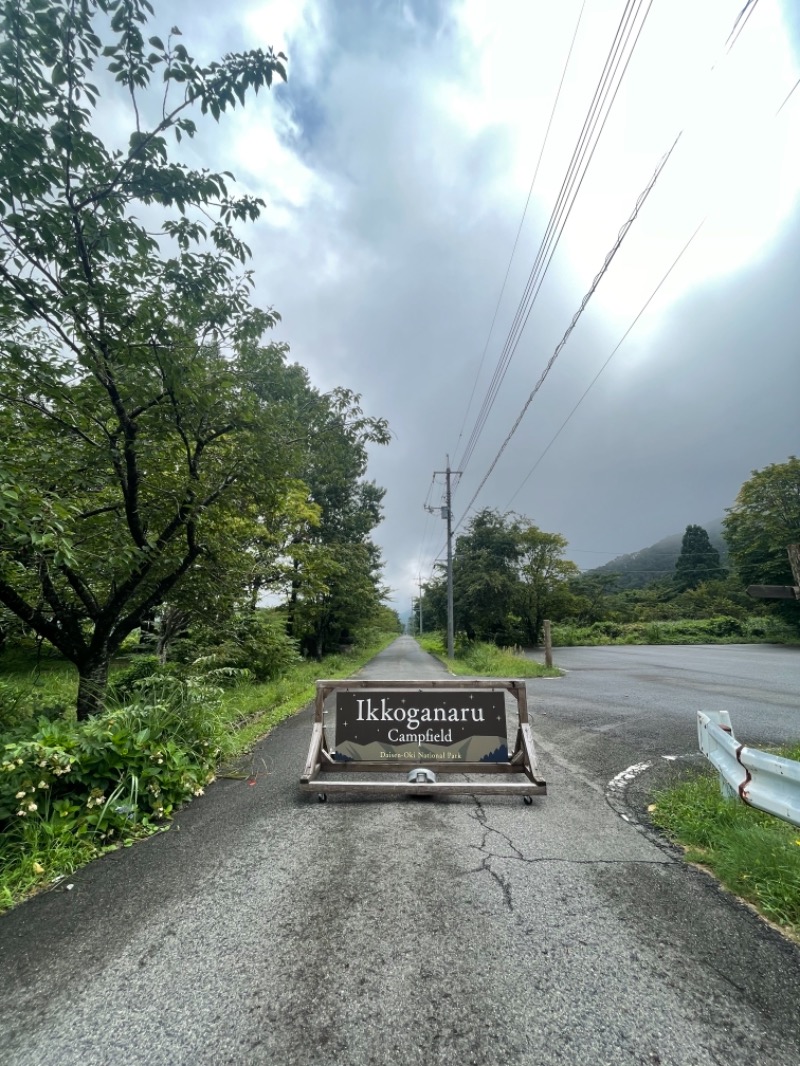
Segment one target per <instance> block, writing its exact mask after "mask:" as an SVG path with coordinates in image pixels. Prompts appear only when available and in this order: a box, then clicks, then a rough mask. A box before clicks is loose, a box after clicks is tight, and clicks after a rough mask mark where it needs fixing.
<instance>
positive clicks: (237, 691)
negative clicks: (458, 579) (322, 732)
mask: <svg viewBox="0 0 800 1066" xmlns="http://www.w3.org/2000/svg"><path fill="white" fill-rule="evenodd" d="M396 636H397V634H396V633H382V634H374V635H373V636H372V638H371V641H370V643H368V644H362V645H359V646H358V647H356V648H354V649H353V650H352V651H350V652H348V653H346V654H339V655H331V656H327V657H326V658H324V659H323V660H322V661H321V662H316V661H314V662H303V663H301V664H299V665H298V666H295V667H293V668H292V669H291V670H290V671H289V672H288V673H287V675H286V676H284V677H282V678H279V679H277V680H275V681H272V682H268V683H265V684H252V683H240V684H239V685H237V686H236V687H234V688H230V689H227V690H225V692H224V694H223V696H222V701H221V705H220V706H218V707H215V708H214V710H213V712H212V711H211V710H210V709H209V711H208V712H205V711H204V710H203V709H202V708H200V709H199V710H197V709H196V710H195V712H194V713H199V714H201V715H202V714H204V713H209V714H213V716H214V719H215V721H214V723H213V727H212V726H211V724H210V723H209V728H213V731H214V733H215V734H216V736H217V737H218V738H219V743H220V744H221V752H220V759H221V760H222V761H223V763H225V762H228V761H230V760H231V759H233V758H235V757H236V756H238V755H241V754H242V753H243V752H246V751H249V750H250V749H251V748H252V747H253V745H254V744H255V743H256V741H258V740H259V739H260V738H262V737H263V736H265V735H266V734H267V733H269V731H270V730H271V729H272V728H273V727H274V726H275V725H277V724H278V722H280V721H282V720H283V719H284V718H287V717H289V716H290V715H292V714H294V713H296V712H297V711H298V710H300V709H301V708H302V707H304V706H305V705H306V704H307V703H308V702H309V700H311V699H313V697H314V692H315V686H314V682H315V681H316V680H317V679H318V678H321V677H325V678H337V677H348V676H350V675H351V674H352V673H354V672H355V671H356V670H358V669H359V668H360V667H361V666H363V665H364V663H365V662H367V661H368V660H369V659H371V658H372V657H373V656H374V655H376V654H377V653H378V652H379V651H381V650H382V649H383V648H385V647H386V646H387V645H388V644H389V643H390V642H391V641H392V640H394V639H395V637H396ZM1 663H2V669H3V676H2V680H3V683H4V684H5V686H6V687H5V693H0V696H3V695H6V696H7V694H8V692H9V691H11V690H12V686H13V689H14V692H15V693H16V695H15V701H16V702H15V703H14V705H13V707H12V708H11V714H10V716H9V717H11V718H12V719H13V722H8V721H7V722H6V726H7V728H17V727H19V726H24V725H25V724H26V721H27V720H31V724H32V726H35V723H36V719H37V717H38V714H37V707H38V708H39V713H41V708H43V707H50V708H52V714H51V715H49V716H48V717H52V718H55V717H56V712H57V709H58V707H59V706H60V707H61V712H62V713H61V714H60V715H59V719H60V720H61V721H62V723H63V721H64V720H65V719H70V718H71V719H72V720H74V710H72V712H71V713H69V712H68V713H67V714H66V715H65V714H63V709H64V706H67V707H70V708H74V702H75V696H76V694H77V685H76V684H75V678H74V670H73V668H72V667H71V666H70V664H69V663H65V662H63V660H57V659H55V658H51V659H43V660H41V662H40V663H38V664H37V663H36V662H35V660H33V665H34V666H35V667H36V668H35V669H33V670H32V659H31V651H30V649H22V650H20V651H16V650H14V651H12V650H9V651H8V652H7V653H6V654H5V655H4V656H3V658H2V660H1ZM32 694H33V695H34V696H35V697H36V698H35V699H32V698H31V695H32ZM61 701H66V703H65V704H64V703H62V702H61ZM6 706H7V707H8V704H6ZM160 706H161V705H159V707H160ZM163 713H164V710H163V707H161V714H162V716H163ZM187 713H189V712H188V711H187ZM123 715H124V712H119V717H120V718H122V717H123ZM157 717H158V715H157V714H156V715H155V717H154V716H153V714H151V715H150V718H149V719H148V721H147V722H143V723H142V725H143V726H146V727H148V728H147V729H146V730H145V732H150V733H155V731H156V728H157V726H158V723H157V721H156V719H157ZM144 736H145V734H144V732H143V733H142V734H140V739H141V740H142V744H143V745H144V746H145V747H146V744H147V741H146V740H145V739H144ZM10 738H11V734H9V733H7V734H6V737H5V738H3V737H2V736H0V762H2V761H3V759H8V758H9V757H10V755H9V751H10V749H9V748H8V747H5V748H4V747H3V740H4V739H5V740H9V739H10ZM176 741H177V743H178V744H179V745H180V744H181V743H182V742H181V741H179V740H178V734H176ZM139 747H140V746H139V745H138V743H137V750H136V754H137V756H140V755H141V751H140V750H139ZM304 754H305V753H304V752H300V753H298V760H299V761H298V767H297V774H298V779H299V775H300V771H301V769H302V760H303V756H304ZM181 759H182V755H181V753H180V752H178V754H177V755H176V760H178V761H180V760H181ZM190 760H191V756H190ZM12 769H13V767H12ZM206 769H208V765H207V764H206ZM115 772H116V773H119V771H118V770H117V771H115ZM37 773H39V771H38V770H37ZM42 773H44V771H42ZM212 774H213V771H212ZM209 776H212V775H209ZM35 780H36V779H35V778H34V783H35ZM202 780H203V781H204V780H205V778H203V779H202ZM113 785H114V781H105V782H103V783H100V787H99V789H98V791H101V790H102V791H103V792H106V791H108V788H110V787H113ZM12 794H13V793H12ZM48 796H49V792H48V791H46V790H42V791H37V792H36V794H35V795H31V796H28V797H27V799H29V800H30V799H35V800H36V801H37V802H38V810H37V811H36V812H35V813H34V814H32V815H30V816H29V817H27V818H26V819H25V820H24V821H23V820H22V819H17V820H14V821H10V822H7V823H6V831H5V832H3V833H2V835H0V913H2V912H3V911H4V910H7V909H8V908H9V907H12V906H14V905H15V904H16V903H19V902H20V901H21V900H23V899H25V898H27V897H28V896H30V895H32V894H34V893H35V892H38V891H42V890H43V889H46V888H48V887H50V886H51V885H54V884H56V883H60V882H61V881H63V880H64V878H66V877H69V876H70V875H71V874H73V873H74V872H75V870H77V869H79V868H80V867H81V866H85V865H86V863H88V862H90V861H91V860H92V859H94V858H97V857H98V856H99V855H102V854H104V853H105V852H107V851H110V850H113V849H114V848H116V847H127V846H130V845H131V844H132V843H133V842H134V841H135V840H137V839H140V838H142V837H145V836H149V835H151V834H152V833H154V832H159V831H161V830H163V829H166V828H168V825H166V824H164V823H163V822H159V821H158V820H148V819H147V818H144V819H142V822H140V823H139V824H133V823H132V824H130V825H127V824H123V828H122V829H121V830H120V829H118V832H120V833H121V838H120V839H117V840H116V841H115V842H114V843H109V839H108V837H107V836H106V834H105V833H103V832H101V831H100V830H101V829H102V828H104V826H101V825H99V824H98V825H94V826H93V825H91V824H89V822H88V818H87V815H86V811H84V813H83V815H80V814H79V813H76V814H75V819H77V820H76V821H75V822H74V823H73V824H72V826H71V828H70V830H69V831H66V832H65V831H64V826H62V825H61V824H60V820H59V816H58V814H57V812H56V811H55V810H48V807H49V806H50V804H49V801H48V799H47V797H48ZM112 798H113V794H112ZM124 798H125V797H123V799H124ZM85 800H86V796H84V797H83V801H85ZM83 801H81V802H80V803H79V805H78V806H79V807H82V806H84V803H83ZM109 802H111V800H109ZM77 809H78V808H75V810H76V811H77ZM119 820H120V819H119V817H118V819H117V821H118V822H119ZM122 821H123V823H125V817H124V815H123V816H122Z"/></svg>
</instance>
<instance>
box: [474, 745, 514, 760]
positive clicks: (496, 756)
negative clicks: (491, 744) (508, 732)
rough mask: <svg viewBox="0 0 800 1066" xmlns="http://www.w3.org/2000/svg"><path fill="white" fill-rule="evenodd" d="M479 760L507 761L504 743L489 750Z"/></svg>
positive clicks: (506, 750) (506, 749)
mask: <svg viewBox="0 0 800 1066" xmlns="http://www.w3.org/2000/svg"><path fill="white" fill-rule="evenodd" d="M478 761H479V762H508V748H507V747H506V745H505V744H501V745H500V747H499V748H495V749H494V751H490V752H489V754H488V755H483V756H482V757H481V758H480V759H479V760H478Z"/></svg>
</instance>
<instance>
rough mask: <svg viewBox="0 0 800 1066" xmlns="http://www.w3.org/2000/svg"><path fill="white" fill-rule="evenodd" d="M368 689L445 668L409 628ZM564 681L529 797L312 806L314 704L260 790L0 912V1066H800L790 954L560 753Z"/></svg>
mask: <svg viewBox="0 0 800 1066" xmlns="http://www.w3.org/2000/svg"><path fill="white" fill-rule="evenodd" d="M368 674H369V676H372V677H381V676H382V677H387V678H390V677H401V678H402V677H441V676H445V675H444V670H443V668H442V667H441V666H440V665H439V664H437V663H435V662H434V661H433V660H432V659H430V658H429V657H427V656H425V655H424V654H423V653H422V652H420V651H419V650H418V649H417V647H416V645H415V644H414V642H413V641H411V640H410V639H409V638H400V639H399V640H398V641H397V642H395V644H393V645H392V647H391V648H390V649H388V650H387V651H386V652H384V653H383V654H382V655H381V656H379V657H378V658H377V659H376V660H374V661H373V663H372V664H370V667H369V669H368ZM581 683H582V682H581V680H580V675H579V671H578V670H577V669H576V670H575V671H574V672H573V673H570V674H569V675H567V677H566V678H564V679H561V680H558V681H552V682H549V681H542V682H532V683H531V685H530V696H531V704H532V709H533V710H534V712H535V711H536V709H537V706H538V707H544V706H545V705H546V704H548V703H549V706H550V712H549V714H546V715H544V716H542V717H541V718H539V719H536V718H535V719H534V734H535V735H536V736H540V737H542V734H541V732H540V731H539V727H540V726H545V728H546V729H551V730H552V735H549V736H548V737H546V738H545V737H542V740H543V742H544V743H543V747H545V746H546V747H547V748H550V749H551V750H552V755H548V754H547V753H546V752H544V751H543V750H542V751H541V752H540V754H541V755H542V758H541V768H542V769H543V771H544V772H545V776H546V777H547V780H548V787H549V792H550V794H549V795H548V796H546V797H537V798H535V799H534V803H533V806H532V807H525V806H523V804H522V803H521V802H520V801H519V800H512V799H506V798H495V797H487V798H486V799H485V800H484V801H483V802H481V803H477V802H475V800H474V799H473V798H471V797H458V798H452V799H450V800H445V799H443V798H437V799H436V800H433V801H424V800H412V799H407V800H401V801H396V800H395V801H392V800H386V799H383V798H375V799H371V800H365V799H357V798H352V797H351V798H347V797H342V796H337V797H332V798H331V800H330V801H329V802H328V803H327V804H325V805H321V804H317V803H316V802H314V801H313V799H311V798H309V797H308V796H305V795H303V794H302V793H300V791H299V789H298V787H297V781H298V777H299V773H300V770H301V768H302V765H303V762H304V759H305V754H306V750H307V747H308V741H309V737H310V714H309V713H308V712H304V713H303V714H301V715H299V716H297V717H296V718H294V719H292V720H290V721H287V722H284V723H283V724H282V725H281V726H280V727H279V728H278V729H276V730H275V732H274V733H273V734H272V735H271V736H270V737H269V738H267V740H266V741H265V742H264V743H263V744H262V745H260V747H259V749H258V751H257V756H256V767H257V769H258V770H259V771H260V772H259V776H258V781H257V784H256V785H255V787H248V786H247V785H246V784H245V783H243V782H241V781H220V782H218V783H217V784H216V785H215V786H214V787H213V788H211V789H209V790H208V792H207V794H206V795H205V796H204V797H202V798H201V799H200V800H198V801H197V802H195V803H193V804H192V805H191V807H189V808H188V809H187V810H186V811H185V812H184V813H183V814H182V815H181V816H180V817H179V818H178V819H177V820H176V824H175V826H174V828H173V829H171V830H170V832H168V833H165V834H162V835H160V836H158V837H156V838H154V839H152V840H150V841H148V842H146V843H144V844H142V845H139V846H137V847H135V848H131V849H127V850H124V851H121V852H117V853H115V854H113V855H109V856H107V857H105V858H104V859H103V860H101V861H99V862H97V863H95V864H93V865H92V866H91V867H89V868H87V869H86V870H84V871H82V872H81V873H80V874H78V875H76V876H75V877H74V878H73V883H74V889H73V890H72V891H71V892H66V891H61V892H53V893H50V894H47V895H44V896H41V897H38V898H36V899H34V900H32V901H30V902H29V903H27V904H25V905H23V906H21V907H19V908H18V909H17V910H16V911H13V912H12V913H11V914H9V915H7V916H6V917H5V918H4V919H0V957H2V971H1V972H2V975H3V976H2V981H3V993H4V994H3V996H2V997H1V998H0V1062H2V1063H3V1064H6V1063H9V1064H13V1066H18V1064H19V1066H28V1064H31V1066H33V1064H40V1063H43V1064H59V1066H69V1064H73V1063H74V1064H78V1063H81V1064H87V1066H88V1064H93V1063H98V1064H99V1063H103V1064H105V1063H108V1064H116V1063H125V1064H131V1066H133V1064H162V1063H163V1064H170V1066H172V1064H179V1063H187V1064H188V1063H193V1064H205V1063H208V1064H211V1063H215V1064H218V1063H256V1064H260V1063H270V1064H281V1066H349V1064H359V1066H361V1064H364V1066H368V1064H369V1066H384V1064H386V1066H388V1064H390V1063H391V1064H396V1063H403V1064H405V1063H409V1064H414V1063H419V1064H423V1063H424V1064H426V1066H430V1064H437V1063H438V1064H448V1066H449V1064H452V1066H465V1064H470V1063H474V1064H481V1066H483V1064H489V1063H491V1064H496V1063H503V1064H526V1066H527V1064H531V1066H532V1064H534V1063H536V1064H537V1066H538V1064H541V1063H543V1062H547V1063H557V1064H565V1066H575V1064H584V1063H585V1064H587V1066H603V1064H606V1063H608V1064H612V1063H613V1064H614V1066H628V1064H631V1066H633V1064H637V1066H641V1064H649V1066H668V1064H669V1066H689V1064H691V1066H695V1064H697V1066H704V1064H709V1066H721V1064H724V1066H738V1064H742V1066H744V1064H748V1066H752V1064H753V1063H762V1062H764V1063H766V1062H769V1063H770V1064H775V1066H797V1063H798V1062H800V1012H798V1009H797V1004H798V1002H800V952H799V951H798V949H797V948H796V947H794V946H792V945H790V944H788V943H787V942H786V941H784V940H783V939H782V938H781V937H780V936H778V934H776V933H775V932H773V931H772V930H770V929H769V928H768V927H766V926H765V925H764V924H763V923H761V922H760V921H759V920H758V919H757V918H756V917H755V916H754V915H752V914H751V913H750V911H748V910H747V909H746V908H744V907H743V906H741V905H738V904H737V903H736V902H735V901H733V900H732V899H731V898H730V897H728V896H727V895H725V894H723V893H721V892H720V891H718V890H717V889H716V888H715V887H714V886H713V884H712V883H711V882H710V880H709V879H708V878H706V877H705V876H704V875H702V874H699V873H697V872H695V871H693V870H690V869H688V868H686V867H685V866H684V865H683V864H682V863H681V862H680V861H678V860H677V858H676V857H675V855H674V854H673V853H672V852H671V851H670V850H669V849H662V848H660V847H658V846H657V845H656V844H654V843H653V842H651V840H649V839H648V838H647V837H646V836H645V835H644V834H642V833H641V832H640V831H638V830H637V828H636V827H635V826H633V825H631V824H628V823H626V822H625V821H623V820H622V819H621V818H620V817H619V816H618V814H616V813H615V812H614V810H612V809H611V807H610V806H609V805H608V804H607V803H606V802H605V798H604V790H603V786H602V784H601V781H602V774H603V773H606V772H607V771H606V770H605V769H604V770H603V771H602V772H599V771H597V770H596V769H595V768H592V769H591V771H590V770H589V769H587V766H586V765H585V764H582V757H581V758H579V759H576V760H573V759H571V758H570V756H571V755H572V754H574V753H573V752H569V751H565V750H563V749H560V748H559V741H558V739H557V736H556V734H557V733H558V728H557V727H558V720H557V719H558V714H557V713H556V711H555V709H554V708H555V702H556V701H561V700H567V694H568V691H569V686H570V685H572V686H577V687H580V684H581ZM584 695H586V694H584ZM576 698H577V697H576ZM567 702H568V700H567ZM560 706H561V711H560V712H558V713H562V712H563V713H565V707H566V704H561V705H560ZM596 710H597V716H598V719H599V718H600V717H602V714H603V711H602V709H601V708H600V706H599V705H598V707H597V708H596ZM642 714H646V709H643V710H642ZM551 722H556V728H553V727H552V726H551V724H549V723H551ZM561 724H562V725H563V726H564V728H565V729H573V728H574V723H572V722H565V723H564V722H562V723H561ZM598 728H599V725H598ZM599 735H602V734H599ZM621 768H622V767H621V766H616V767H615V770H619V769H621Z"/></svg>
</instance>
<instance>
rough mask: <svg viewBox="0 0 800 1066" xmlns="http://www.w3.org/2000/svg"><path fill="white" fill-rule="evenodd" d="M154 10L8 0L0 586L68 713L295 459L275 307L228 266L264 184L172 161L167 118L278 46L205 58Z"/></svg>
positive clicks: (175, 125) (118, 3) (127, 0)
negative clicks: (278, 402) (75, 676)
mask: <svg viewBox="0 0 800 1066" xmlns="http://www.w3.org/2000/svg"><path fill="white" fill-rule="evenodd" d="M151 14H152V7H151V6H150V4H149V3H147V0H83V2H81V3H70V4H65V3H63V2H61V0H37V2H36V3H25V4H7V5H4V6H3V8H2V10H0V40H2V42H3V43H2V47H1V48H0V352H2V364H1V365H0V403H2V408H0V430H2V435H3V439H4V448H3V453H2V456H0V458H1V459H2V482H0V536H1V537H2V541H1V542H0V543H1V544H2V554H1V555H0V602H1V603H3V604H4V605H5V606H6V607H7V608H8V609H9V610H10V611H12V612H13V613H14V614H15V615H17V616H18V617H19V618H20V619H21V620H22V621H23V622H24V623H25V625H26V626H28V627H30V628H31V629H33V630H34V631H35V632H36V633H38V634H39V635H40V636H42V637H45V638H46V639H47V640H49V641H50V642H51V643H52V644H54V645H55V646H56V647H57V648H58V649H59V650H60V651H61V652H62V653H63V654H64V655H65V656H66V657H67V658H68V659H70V660H71V661H72V662H73V663H75V665H76V667H77V668H78V672H79V677H80V681H79V694H78V715H79V717H80V718H84V717H86V716H88V715H90V714H92V713H95V712H96V711H97V710H99V709H100V707H101V706H102V699H103V694H104V692H105V687H106V681H107V673H108V663H109V659H110V656H111V655H112V654H113V652H114V651H115V649H116V648H117V647H118V646H119V644H120V643H121V641H122V640H123V639H124V638H125V636H126V635H127V634H128V633H130V632H131V631H132V630H133V629H134V628H136V627H137V626H138V625H139V623H140V621H142V619H143V618H145V617H146V616H147V615H148V614H149V613H151V612H152V610H153V608H154V607H155V606H156V605H158V604H159V603H160V602H162V601H163V600H164V599H165V598H166V597H167V596H168V595H169V594H170V593H171V591H172V590H173V589H174V588H175V587H176V585H177V584H178V583H179V582H180V581H181V580H182V579H183V578H184V577H185V576H186V575H188V574H189V573H190V572H192V571H193V570H194V569H196V568H197V567H199V566H201V565H202V560H203V558H204V556H205V554H206V552H207V550H208V546H207V544H206V541H205V539H204V535H205V533H206V532H209V533H213V530H212V527H213V526H214V524H216V527H217V531H218V530H219V527H220V525H221V524H224V521H223V519H222V518H221V514H220V512H221V511H222V510H223V509H225V510H226V513H227V514H228V515H235V514H237V513H241V511H242V510H243V509H245V508H246V506H247V502H248V501H249V500H250V499H251V498H252V496H253V495H257V496H258V497H259V499H260V501H261V504H262V507H263V508H264V509H268V507H269V504H270V502H273V501H274V500H276V499H277V498H279V497H280V496H281V495H282V494H283V493H284V491H285V489H286V485H285V482H286V480H287V477H286V473H285V471H286V462H285V461H284V460H285V458H286V457H285V455H283V454H282V448H281V437H280V433H279V432H276V431H275V430H274V429H273V422H272V419H271V418H270V417H269V415H268V412H267V405H265V404H264V403H263V402H261V401H260V399H259V397H258V395H257V394H256V392H255V390H254V388H253V382H252V379H251V378H249V377H248V373H247V365H246V363H245V361H244V360H243V357H242V353H243V352H245V351H246V350H247V349H248V347H249V346H252V345H253V344H254V343H255V342H257V340H258V338H259V337H260V336H261V334H262V333H263V331H264V330H265V329H266V328H267V327H269V326H270V325H272V324H273V323H274V322H275V321H276V318H277V316H276V315H275V314H274V313H273V312H271V311H260V310H257V309H255V308H253V307H252V306H251V305H250V302H249V297H248V292H249V288H250V284H251V278H250V275H249V273H248V272H247V271H244V270H242V268H241V264H243V263H244V262H245V261H246V260H247V258H248V255H249V250H248V248H247V246H246V245H245V244H244V242H243V241H242V240H241V238H240V237H239V236H238V234H237V227H238V225H239V224H240V223H242V222H246V221H248V220H254V219H255V218H257V217H258V215H259V212H260V209H261V207H262V206H263V204H262V203H261V201H259V200H257V199H254V198H252V197H248V196H244V197H238V198H235V197H233V196H231V195H230V194H229V192H228V181H227V178H226V176H224V175H220V174H214V173H210V172H208V171H197V170H192V169H191V168H189V167H187V166H186V165H184V164H182V163H180V162H172V161H171V160H170V158H169V153H168V148H167V139H166V138H167V135H168V134H172V135H174V137H175V138H176V140H178V141H180V139H181V137H182V136H186V137H192V136H194V134H195V132H196V126H195V123H194V122H193V121H192V119H191V118H190V117H189V114H190V112H191V110H192V109H195V110H199V111H200V113H201V114H205V113H210V114H211V115H212V116H213V118H214V119H216V120H219V118H220V116H221V114H222V113H223V112H225V111H227V110H228V109H229V108H231V107H234V106H235V104H236V102H237V100H238V101H239V103H243V102H244V99H245V96H246V94H247V93H248V92H249V91H250V90H251V89H253V90H256V91H257V90H258V89H259V88H260V87H263V86H265V85H266V86H269V85H271V83H272V80H273V78H274V77H276V76H278V77H284V76H285V71H284V67H283V63H282V60H283V59H285V57H284V56H282V55H275V54H274V53H273V52H272V50H271V49H270V50H268V51H266V52H265V51H262V50H257V51H251V52H247V53H244V54H238V55H227V56H226V57H225V58H224V59H223V60H222V61H221V62H219V63H211V64H209V65H208V66H202V65H200V64H198V63H197V62H195V60H194V59H193V58H192V57H191V56H190V55H189V53H188V51H187V50H186V48H185V47H184V46H183V45H182V44H181V43H179V42H178V43H176V41H175V39H176V38H177V37H179V36H180V31H179V30H178V29H177V27H173V29H172V31H171V33H170V36H169V37H168V39H167V43H166V44H164V42H163V41H162V40H161V38H159V37H157V36H152V37H150V38H149V41H147V40H145V36H144V31H145V26H146V23H147V20H148V17H149V16H150V15H151ZM106 27H107V28H106ZM103 32H105V33H106V35H107V36H106V43H104V42H103V40H101V37H100V34H101V33H103ZM103 61H105V65H106V68H107V71H108V72H109V73H110V74H111V75H112V76H113V78H114V80H115V81H116V83H117V84H118V85H119V86H120V88H121V90H122V92H124V94H125V98H127V101H128V106H129V113H130V124H131V132H130V136H129V138H128V140H127V143H126V144H124V145H121V146H119V147H108V146H107V145H106V144H104V143H103V141H102V140H101V139H100V137H99V135H98V133H97V132H96V129H97V127H98V126H99V122H100V120H101V119H102V118H103V116H102V115H100V114H99V112H98V100H99V96H100V92H99V89H98V88H97V86H96V85H95V84H94V83H93V81H92V80H91V79H92V78H93V77H94V78H96V79H98V80H102V79H103V78H106V77H107V75H106V74H104V72H103V71H102V70H101V69H100V68H101V65H102V63H103ZM156 74H160V75H162V87H161V88H159V89H158V90H157V91H156V92H153V93H149V92H148V89H149V88H150V86H151V80H152V78H153V77H154V75H156ZM153 88H154V89H155V86H154V87H153ZM176 90H177V94H178V95H177V97H176V96H175V91H176ZM156 100H157V101H158V103H156V102H155V101H156ZM119 113H120V112H118V113H117V118H116V122H117V124H119V121H120V120H119V117H118V116H119ZM162 212H163V213H165V214H166V217H165V218H160V217H159V216H160V215H161V214H162ZM278 421H280V420H278ZM212 539H213V538H212Z"/></svg>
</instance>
